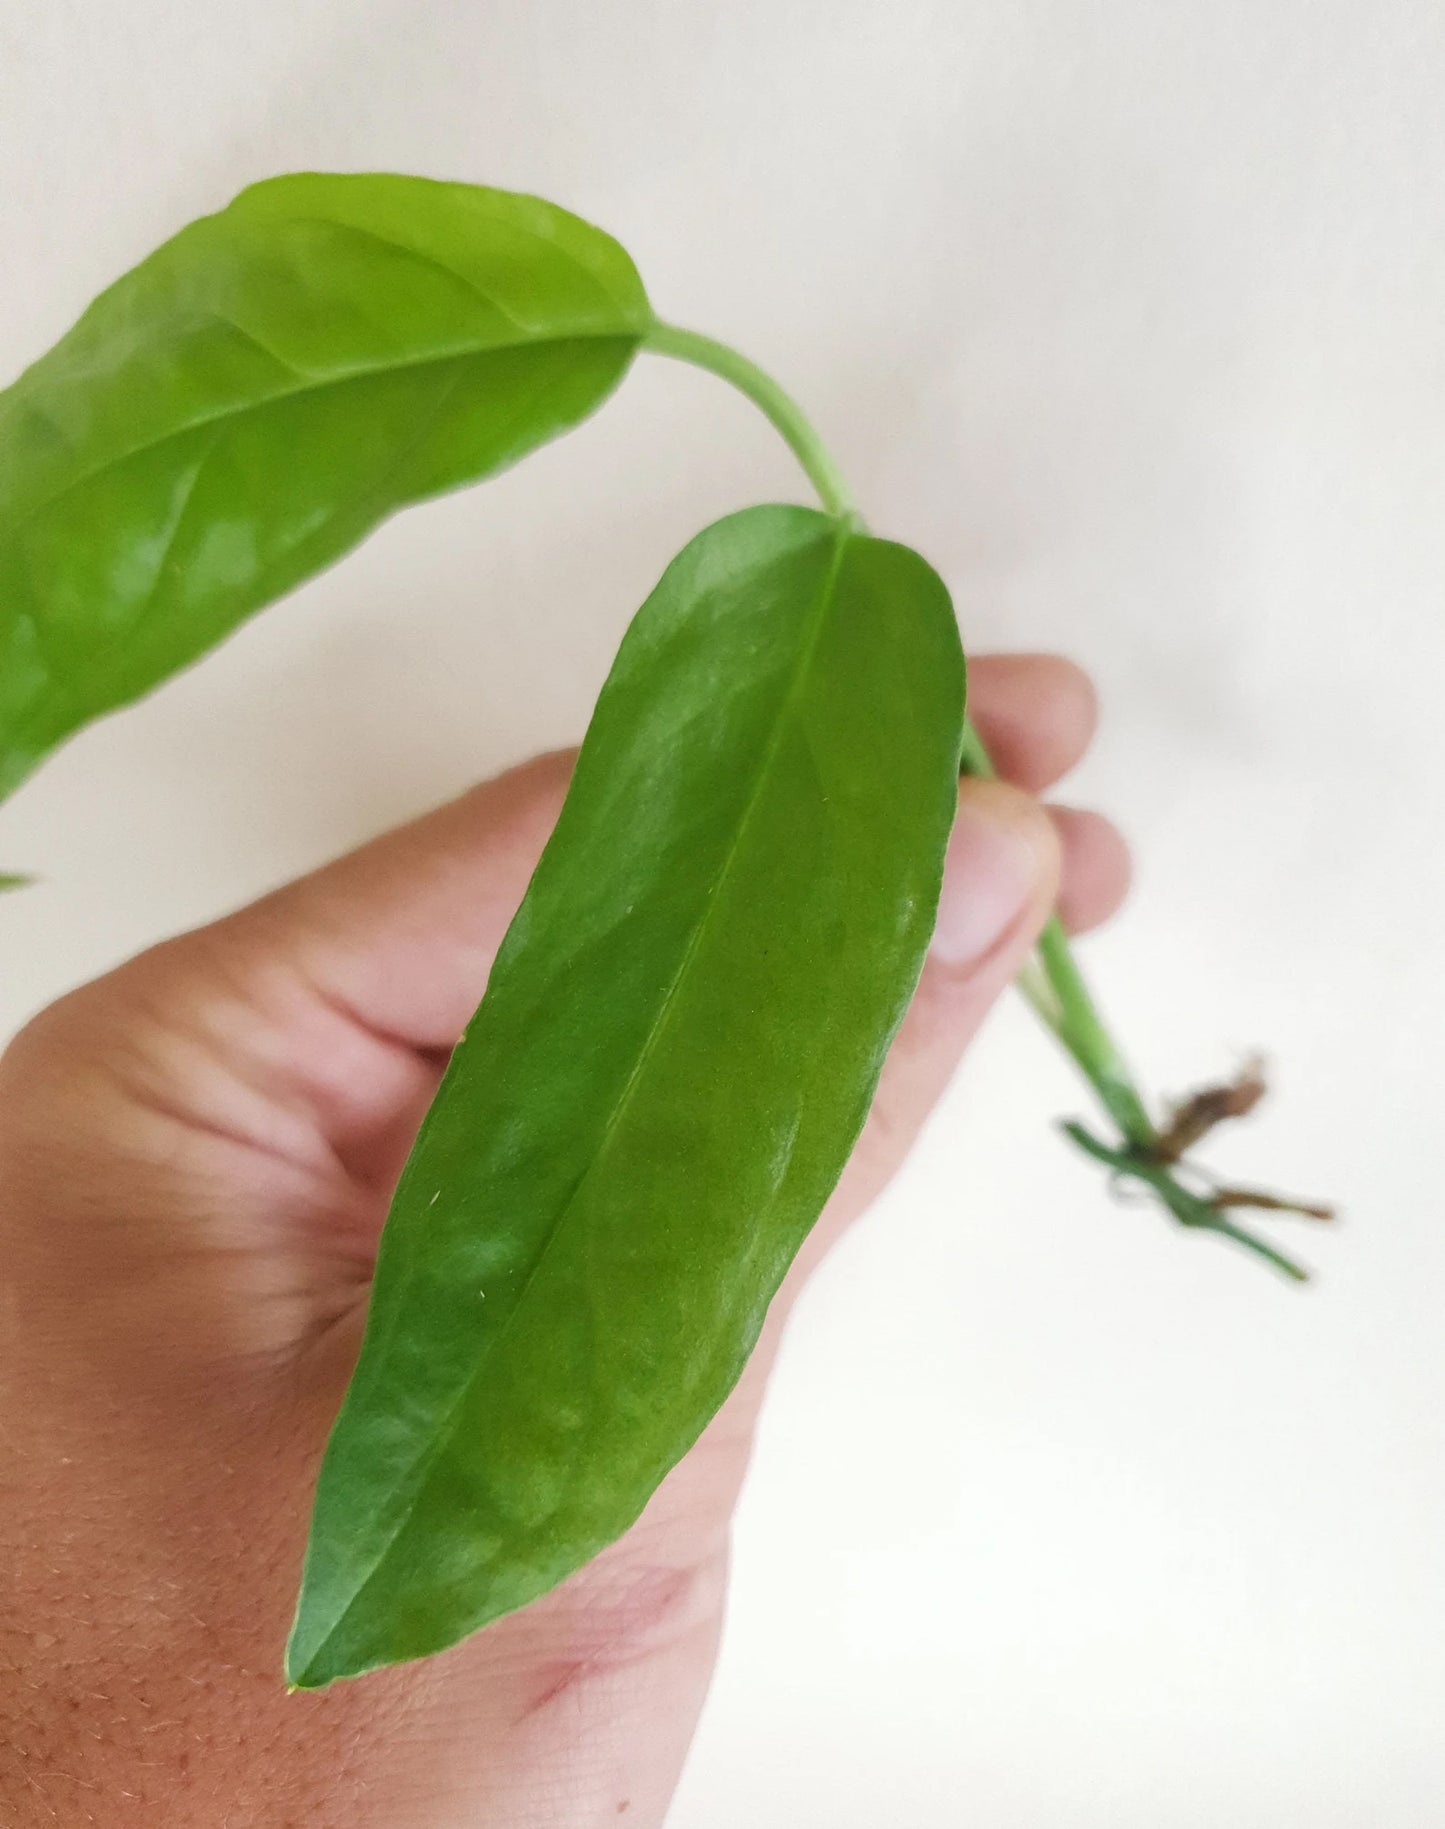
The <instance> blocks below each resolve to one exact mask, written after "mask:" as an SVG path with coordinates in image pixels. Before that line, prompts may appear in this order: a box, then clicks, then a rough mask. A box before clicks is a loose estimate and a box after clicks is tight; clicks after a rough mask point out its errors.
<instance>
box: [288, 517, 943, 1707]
mask: <svg viewBox="0 0 1445 1829" xmlns="http://www.w3.org/2000/svg"><path fill="white" fill-rule="evenodd" d="M963 685H964V682H963V661H962V655H961V652H960V649H959V644H958V636H957V631H956V628H955V623H954V618H953V613H952V610H951V607H950V604H949V599H948V595H947V592H946V591H945V589H944V587H943V585H942V583H941V582H940V581H939V579H938V578H937V577H936V575H935V574H934V573H933V572H932V571H930V569H929V568H928V566H927V565H926V564H925V563H924V562H923V560H922V559H920V558H919V557H918V556H917V555H916V554H914V553H912V552H910V551H909V550H907V549H906V548H905V547H901V546H896V545H891V544H888V543H886V542H884V541H880V540H874V539H870V538H867V537H865V536H862V535H860V534H857V533H855V532H851V531H849V530H848V528H847V527H846V526H844V525H843V524H841V523H839V522H837V521H833V520H830V519H829V518H828V517H826V516H824V515H821V514H818V513H816V512H814V511H812V510H808V509H803V508H787V507H764V508H754V509H748V510H746V511H744V512H743V513H741V514H737V515H733V516H731V517H730V518H729V519H727V520H724V521H721V522H719V523H718V524H717V525H715V526H714V527H711V528H709V529H708V530H707V531H706V532H705V533H703V534H701V535H700V536H699V537H698V538H697V539H696V540H694V541H693V542H692V544H691V545H690V546H688V547H687V548H686V550H685V551H684V552H683V553H682V554H681V555H680V556H679V557H678V558H677V560H675V561H674V563H673V564H672V566H671V567H670V568H669V570H668V571H667V573H666V574H665V576H664V577H663V579H662V581H661V582H660V583H659V585H658V586H657V588H656V590H655V591H654V592H653V594H652V596H651V597H650V598H649V599H648V601H647V602H646V604H644V606H643V607H642V609H641V610H640V611H639V613H638V615H637V617H636V619H635V621H634V623H633V625H632V628H631V629H630V631H629V633H628V635H627V637H626V639H625V640H624V642H623V644H622V647H621V650H620V652H619V654H618V656H617V660H616V663H615V665H614V667H613V670H612V673H611V676H610V677H609V679H608V681H607V684H606V686H605V688H604V689H603V692H602V695H601V698H600V699H599V701H598V704H597V709H596V712H595V715H594V717H593V720H592V724H591V727H590V729H589V731H588V733H587V738H586V742H585V744H584V745H583V749H582V752H581V756H580V758H579V760H578V763H577V768H576V773H575V776H574V779H573V782H572V786H571V789H570V792H569V794H568V796H567V800H566V804H565V806H564V808H563V810H562V814H561V818H560V820H559V822H558V825H557V828H556V831H555V833H554V835H553V837H552V839H551V841H550V843H549V844H548V846H547V849H546V851H545V853H544V854H543V857H542V859H541V862H540V863H539V865H538V867H537V870H536V873H535V875H534V876H533V878H532V882H531V885H530V887H529V889H528V891H527V895H526V898H525V900H524V902H523V904H522V906H521V909H520V910H519V912H518V914H517V916H516V919H515V920H514V922H513V924H512V927H511V929H510V931H509V933H508V935H507V937H506V940H505V942H504V944H503V946H502V949H501V951H500V953H499V955H498V957H497V960H496V963H495V966H494V968H493V971H492V974H491V980H490V983H489V985H488V987H487V993H486V996H485V998H484V1000H483V1002H482V1005H481V1008H480V1010H479V1011H478V1012H477V1015H476V1016H475V1018H474V1019H473V1021H472V1023H471V1024H470V1026H469V1029H468V1032H467V1034H466V1036H465V1037H464V1039H463V1041H462V1043H461V1044H460V1046H459V1047H458V1048H457V1050H456V1052H455V1054H454V1056H453V1058H452V1062H451V1065H450V1067H449V1070H448V1072H447V1075H446V1078H445V1080H444V1082H443V1085H442V1088H441V1091H440V1093H439V1095H438V1097H437V1099H436V1101H435V1103H434V1104H433V1106H432V1109H431V1111H430V1113H429V1114H428V1116H427V1119H426V1121H425V1124H424V1125H423V1128H422V1131H421V1135H420V1137H419V1139H418V1142H417V1144H416V1146H415V1148H414V1150H413V1152H412V1155H411V1158H410V1160H409V1162H408V1164H407V1167H406V1171H405V1173H404V1175H403V1177H402V1181H401V1184H400V1187H399V1189H398V1192H397V1195H396V1199H395V1201H394V1204H393V1207H392V1211H391V1215H390V1217H389V1219H388V1221H387V1225H386V1229H385V1232H384V1235H383V1238H382V1243H381V1253H380V1261H379V1264H378V1268H377V1274H376V1282H375V1287H374V1292H373V1296H372V1304H371V1312H370V1315H369V1318H368V1325H367V1331H366V1337H365V1342H364V1345H363V1348H362V1353H361V1359H360V1363H359V1365H358V1367H357V1370H356V1373H355V1376H354V1378H353V1381H352V1384H351V1388H350V1390H349V1392H348V1394H347V1397H346V1400H345V1403H344V1406H343V1408H342V1411H341V1414H340V1417H339V1419H338V1421H337V1424H336V1427H335V1430H334V1432H333V1434H332V1437H331V1441H330V1444H329V1446H328V1449H327V1453H326V1458H325V1462H324V1465H323V1468H322V1472H321V1478H320V1484H319V1488H318V1494H317V1501H316V1511H315V1516H314V1520H313V1526H312V1535H311V1542H310V1546H309V1550H308V1554H307V1561H306V1570H305V1578H304V1585H303V1590H302V1595H301V1601H300V1605H299V1608H298V1613H297V1619H296V1624H295V1627H294V1630H293V1633H292V1638H291V1643H290V1646H289V1648H288V1654H287V1669H288V1674H289V1676H290V1678H291V1680H292V1681H293V1682H294V1683H296V1684H299V1685H303V1686H307V1687H310V1686H317V1685H321V1684H324V1683H327V1682H330V1681H332V1680H333V1679H335V1678H337V1677H341V1676H348V1675H354V1674H356V1673H358V1672H361V1671H364V1670H367V1669H370V1668H372V1667H373V1666H375V1665H378V1664H384V1663H390V1662H394V1661H396V1660H398V1659H402V1658H410V1657H417V1656H420V1655H422V1654H424V1653H427V1652H431V1651H435V1650H437V1649H438V1648H440V1647H442V1646H445V1645H449V1644H451V1643H453V1642H454V1641H456V1640H457V1639H459V1638H461V1637H462V1636H463V1635H465V1634H466V1633H468V1632H470V1631H472V1630H473V1629H475V1628H476V1627H478V1626H481V1625H483V1624H485V1623H486V1622H487V1621H488V1620H491V1619H494V1618H496V1617H497V1616H498V1615H499V1614H502V1613H505V1612H507V1611H509V1610H510V1609H511V1608H514V1607H517V1606H520V1605H521V1604H522V1603H524V1602H525V1601H528V1600H530V1599H532V1598H533V1597H534V1596H536V1595H538V1594H540V1593H542V1592H543V1591H544V1590H545V1589H547V1588H549V1587H551V1586H552V1585H553V1584H555V1583H556V1582H558V1581H559V1580H561V1579H562V1578H563V1577H564V1576H565V1575H567V1574H568V1573H569V1572H570V1571H572V1570H574V1569H576V1568H577V1567H578V1566H579V1565H580V1564H582V1563H583V1562H585V1561H587V1560H588V1558H590V1557H591V1556H592V1555H593V1554H594V1553H595V1552H596V1551H597V1550H598V1549H600V1548H601V1547H602V1546H603V1545H604V1544H606V1543H608V1542H610V1541H611V1540H612V1539H614V1538H616V1537H617V1536H618V1535H620V1533H621V1532H622V1531H623V1530H625V1529H626V1527H627V1526H628V1525H629V1524H630V1523H631V1522H632V1521H633V1519H634V1518H635V1517H636V1516H637V1514H638V1513H639V1511H640V1510H641V1509H642V1506H643V1505H644V1503H645V1502H646V1500H647V1498H648V1496H649V1494H650V1493H651V1492H652V1491H653V1489H654V1488H655V1487H656V1485H657V1484H658V1482H659V1481H660V1480H661V1478H662V1476H663V1474H664V1473H665V1472H666V1471H667V1469H668V1468H669V1467H671V1466H672V1465H673V1463H674V1462H675V1461H677V1459H678V1458H679V1457H680V1456H681V1455H682V1454H683V1452H684V1451H685V1450H686V1449H687V1448H688V1447H689V1446H690V1445H691V1443H692V1442H693V1441H694V1440H695V1438H696V1437H697V1435H698V1433H699V1431H700V1430H701V1428H702V1426H703V1424H704V1423H705V1422H706V1421H707V1419H708V1417H709V1416H711V1415H712V1413H713V1411H714V1410H715V1409H716V1408H717V1406H718V1405H719V1404H720V1403H721V1401H722V1399H723V1397H724V1396H725V1395H726V1393H727V1392H728V1390H729V1389H730V1388H731V1387H732V1385H733V1383H734V1381H735V1380H736V1378H737V1377H738V1374H739V1372H740V1371H741V1369H742V1367H743V1364H744V1362H745V1360H746V1358H747V1355H748V1352H749V1350H750V1349H751V1347H752V1345H753V1343H754V1341H755V1340H756V1338H757V1334H758V1330H759V1327H760V1326H761V1324H762V1320H763V1317H764V1314H765V1312H766V1310H767V1306H768V1303H769V1301H770V1300H771V1298H772V1296H773V1294H774V1292H775V1291H776V1289H777V1287H778V1284H779V1282H780V1280H781V1278H782V1276H783V1273H784V1271H785V1270H786V1268H787V1266H788V1264H789V1262H790V1260H791V1259H792V1257H793V1255H794V1253H795V1252H796V1251H797V1249H798V1246H799V1245H800V1243H801V1242H802V1240H803V1238H804V1237H805V1235H806V1233H807V1231H808V1229H809V1227H810V1226H811V1225H812V1224H813V1221H814V1220H815V1219H816V1218H817V1216H818V1213H819V1210H820V1209H821V1207H822V1205H823V1203H824V1201H825V1199H826V1198H827V1196H828V1194H829V1192H830V1190H831V1189H832V1187H833V1185H834V1183H835V1181H836V1179H837V1177H838V1175H839V1173H840V1171H841V1169H842V1167H843V1164H844V1161H845V1160H846V1158H847V1155H848V1152H849V1150H850V1148H851V1147H852V1145H853V1142H854V1140H855V1138H856V1136H857V1133H858V1130H859V1128H860V1126H861V1124H862V1121H863V1118H864V1116H865V1114H866V1111H867V1108H868V1104H869V1101H870V1099H871V1097H872V1094H873V1089H874V1086H875V1083H876V1080H877V1076H878V1072H879V1069H880V1066H881V1064H882V1060H883V1056H884V1053H885V1050H886V1048H887V1045H888V1042H889V1040H890V1038H891V1036H892V1034H893V1032H894V1029H895V1027H896V1025H897V1023H898V1022H899V1020H900V1018H901V1017H902V1015H903V1012H904V1009H905V1007H906V1005H907V1003H908V1000H909V998H910V996H911V994H912V991H913V988H914V984H915V981H916V979H917V975H918V972H919V969H920V966H921V963H922V959H923V955H924V951H925V948H926V946H927V942H928V937H929V934H930V932H931V930H932V926H933V920H934V915H935V911H936V905H937V897H938V890H939V883H940V880H941V873H942V862H943V853H944V849H945V845H946V842H947V837H948V832H949V828H950V825H951V822H952V819H953V813H954V808H955V804H956V796H957V774H958V762H959V750H960V742H961V724H962V716H963V696H964V695H963Z"/></svg>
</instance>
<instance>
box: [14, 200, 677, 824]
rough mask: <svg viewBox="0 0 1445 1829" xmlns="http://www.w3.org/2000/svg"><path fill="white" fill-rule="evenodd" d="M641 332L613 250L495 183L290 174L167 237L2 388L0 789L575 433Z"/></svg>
mask: <svg viewBox="0 0 1445 1829" xmlns="http://www.w3.org/2000/svg"><path fill="white" fill-rule="evenodd" d="M651 321H652V316H651V312H650V309H649V307H648V303H647V298H646V295H645V294H644V292H643V289H642V283H641V281H640V280H639V279H638V277H637V273H636V270H635V268H634V267H633V265H632V262H631V261H630V260H629V259H628V257H627V255H626V254H625V253H624V252H623V250H622V249H621V248H620V247H618V245H617V243H616V242H614V241H612V240H611V239H610V238H609V237H608V236H606V235H604V234H603V233H602V232H601V231H600V230H598V229H595V228H592V227H591V226H590V225H589V224H587V223H585V222H582V221H580V220H579V219H578V218H577V217H575V216H572V215H569V214H568V213H567V212H566V211H565V210H561V209H557V208H556V207H555V206H553V205H552V204H549V203H544V202H542V201H540V200H539V199H537V198H535V197H526V196H519V195H515V194H513V193H510V192H507V191H497V190H485V189H482V188H480V187H477V186H473V185H464V184H444V183H439V182H435V181H433V180H430V179H425V178H409V177H397V176H391V175H387V174H362V173H357V174H326V173H301V174H297V175H294V176H290V177H283V178H273V179H269V180H267V181H266V182H264V183H261V184H257V185H253V186H252V187H251V188H250V189H249V190H245V191H243V192H242V193H241V194H240V196H239V197H237V198H236V199H235V201H234V202H233V203H231V204H230V205H229V207H227V208H226V209H224V210H221V211H219V212H218V213H217V214H216V215H213V216H206V217H203V218H202V219H201V220H200V221H198V222H194V223H192V224H191V225H190V226H189V227H188V228H185V229H183V230H182V231H181V232H180V234H179V235H177V236H175V237H174V239H172V240H171V241H168V242H167V243H166V244H165V245H164V246H163V247H161V248H159V249H158V250H157V251H156V252H155V253H154V254H152V255H151V256H150V257H149V259H147V260H145V261H143V262H142V263H141V264H140V265H139V266H138V267H136V268H134V269H133V270H132V271H131V272H129V273H127V274H125V275H124V276H123V277H122V278H121V279H120V280H118V281H117V282H116V283H115V285H113V286H111V287H110V288H109V290H107V291H106V292H104V293H102V294H101V296H100V297H99V298H98V299H97V300H96V301H95V303H94V304H93V305H92V306H91V307H90V309H89V310H88V311H87V312H86V313H85V315H84V316H83V317H82V318H81V319H80V321H79V322H78V323H77V324H76V325H75V327H74V328H73V329H72V330H71V331H70V332H69V333H68V334H67V335H66V336H65V337H64V338H63V339H62V340H61V342H60V343H58V344H57V345H56V346H55V348H53V349H52V350H51V351H50V352H49V353H48V354H47V355H44V356H42V357H41V358H40V360H39V361H38V362H36V363H35V364H34V366H33V367H31V368H30V369H28V370H27V371H26V372H25V373H24V374H23V375H22V376H21V377H20V379H19V380H18V381H17V382H16V383H15V384H14V385H13V386H12V387H11V388H9V389H8V390H7V391H5V392H4V393H3V394H0V795H3V794H4V793H7V792H8V791H9V790H10V789H11V788H13V787H14V786H15V784H16V783H17V782H18V781H19V780H21V779H22V777H23V776H24V775H25V774H26V773H27V772H28V771H29V770H30V769H31V768H32V767H33V766H34V765H35V763H36V762H37V761H39V760H40V758H41V757H43V756H44V755H45V754H46V752H47V751H48V750H50V749H52V748H53V747H54V746H55V745H56V744H57V743H59V742H60V741H62V740H63V739H64V738H65V737H67V736H69V735H70V734H71V733H72V732H73V731H75V730H77V729H78V728H79V727H80V726H81V725H83V724H85V723H87V722H88V721H89V720H90V719H92V718H95V717H97V716H99V715H100V714H102V713H103V712H107V711H110V710H112V709H114V708H115V707H116V706H119V705H123V704H125V703H127V702H129V701H130V700H132V699H134V698H136V697H138V696H140V695H141V694H142V693H145V692H147V691H148V690H149V689H150V688H151V687H153V686H155V685H156V684H157V683H158V682H160V681H161V680H163V679H165V678H166V677H167V676H168V675H169V674H171V673H173V672H175V671H176V670H177V668H179V667H182V666H185V665H186V664H187V663H188V662H190V661H192V660H194V659H196V658H197V657H198V656H199V655H201V654H203V653H204V652H205V651H206V649H207V648H209V647H211V646H212V645H213V644H214V643H216V642H217V641H219V640H220V639H221V638H222V637H223V636H225V635H226V634H227V633H229V632H230V630H232V629H233V628H234V627H235V626H236V625H237V624H238V623H239V622H240V621H241V620H242V619H243V618H244V617H246V616H248V615H249V614H250V613H251V612H252V611H254V610H256V609H259V608H260V607H261V606H262V605H264V604H266V603H268V602H270V601H272V600H273V599H274V598H276V597H278V596H280V595H281V594H282V593H283V592H285V591H288V590H290V589H291V588H292V587H293V586H294V585H296V584H298V583H299V582H300V581H301V580H302V579H304V578H307V577H309V576H311V575H312V574H313V573H315V572H317V571H319V570H320V569H321V568H322V567H324V566H326V565H329V564H330V563H331V562H332V561H333V560H334V559H336V558H338V557H339V556H340V555H341V554H342V553H344V552H345V551H346V550H347V549H348V548H349V547H351V546H353V545H354V544H355V543H356V542H357V541H358V540H360V539H361V538H362V537H363V536H364V535H365V534H366V533H367V532H368V531H369V530H370V529H371V528H373V527H374V526H375V525H376V524H377V523H378V522H379V521H381V520H382V519H383V518H384V517H385V516H387V515H389V514H390V513H392V512H393V510H395V509H397V508H400V507H402V506H404V505H405V504H406V503H409V502H415V501H418V500H420V499H421V498H423V497H425V496H430V495H434V494H436V493H438V492H439V491H442V490H446V489H451V488H454V487H456V486H457V485H458V484H461V483H467V482H472V481H475V480H476V479H477V478H479V477H482V476H485V475H487V474H488V473H489V472H491V471H494V470H497V469H498V468H500V467H501V466H502V465H504V464H508V463H511V462H512V461H514V460H515V459H516V458H518V457H521V456H522V455H524V454H525V453H526V452H527V451H530V450H531V449H532V448H533V447H534V446H536V445H538V444H540V443H542V442H543V441H544V440H545V439H548V438H550V437H552V436H553V435H554V434H556V433H558V432H561V431H563V430H565V429H566V428H567V427H569V426H571V425H573V424H575V423H576V422H577V420H579V419H581V418H582V417H583V416H584V415H585V414H587V413H589V412H590V411H591V410H592V409H593V408H594V407H595V406H597V405H598V404H599V402H600V401H601V400H602V399H603V398H604V397H605V396H606V395H607V393H608V392H609V391H610V390H611V389H612V387H613V386H614V385H615V384H616V383H617V381H618V380H619V379H620V377H621V376H622V374H623V372H624V371H625V369H626V367H627V364H628V362H629V360H630V359H631V357H632V355H633V353H634V351H635V349H636V347H637V343H638V340H639V338H640V337H641V336H642V335H643V334H644V333H645V331H646V329H647V328H648V326H649V324H650V323H651Z"/></svg>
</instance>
